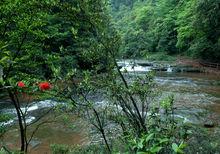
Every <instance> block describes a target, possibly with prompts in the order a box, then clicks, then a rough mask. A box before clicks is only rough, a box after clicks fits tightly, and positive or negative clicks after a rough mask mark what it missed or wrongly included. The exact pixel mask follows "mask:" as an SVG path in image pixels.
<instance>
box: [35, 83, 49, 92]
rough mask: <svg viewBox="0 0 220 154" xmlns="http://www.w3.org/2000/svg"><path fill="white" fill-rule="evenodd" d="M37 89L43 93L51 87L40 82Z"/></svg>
mask: <svg viewBox="0 0 220 154" xmlns="http://www.w3.org/2000/svg"><path fill="white" fill-rule="evenodd" d="M38 86H39V88H40V90H42V91H44V90H49V89H50V88H51V85H50V83H49V82H41V83H39V85H38Z"/></svg>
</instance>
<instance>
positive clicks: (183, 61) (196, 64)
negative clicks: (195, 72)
mask: <svg viewBox="0 0 220 154" xmlns="http://www.w3.org/2000/svg"><path fill="white" fill-rule="evenodd" d="M201 62H202V60H201V59H190V58H188V57H177V59H176V61H175V64H176V65H178V66H190V67H193V68H197V69H202V70H204V72H205V73H210V74H216V75H220V70H219V69H217V68H211V67H205V66H203V65H202V63H201Z"/></svg>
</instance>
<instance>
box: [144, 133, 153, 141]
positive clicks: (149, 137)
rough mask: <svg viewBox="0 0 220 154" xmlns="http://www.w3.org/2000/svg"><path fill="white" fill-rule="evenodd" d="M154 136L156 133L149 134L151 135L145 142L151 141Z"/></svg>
mask: <svg viewBox="0 0 220 154" xmlns="http://www.w3.org/2000/svg"><path fill="white" fill-rule="evenodd" d="M153 135H154V133H151V134H149V135H148V136H147V138H146V139H145V142H148V141H150V140H151V139H152V137H153Z"/></svg>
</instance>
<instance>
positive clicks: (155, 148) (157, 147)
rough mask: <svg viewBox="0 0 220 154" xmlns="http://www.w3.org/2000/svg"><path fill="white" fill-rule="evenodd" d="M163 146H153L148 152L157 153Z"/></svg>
mask: <svg viewBox="0 0 220 154" xmlns="http://www.w3.org/2000/svg"><path fill="white" fill-rule="evenodd" d="M162 148H163V147H160V146H154V147H152V148H151V149H150V152H151V153H158V152H160V150H161V149H162Z"/></svg>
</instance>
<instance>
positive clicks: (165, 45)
mask: <svg viewBox="0 0 220 154" xmlns="http://www.w3.org/2000/svg"><path fill="white" fill-rule="evenodd" d="M112 7H113V11H112V13H111V14H112V16H113V19H114V22H115V25H116V29H117V30H118V31H119V33H120V35H121V36H122V46H121V50H120V52H121V53H122V55H124V56H127V57H132V56H133V57H143V55H145V53H146V52H165V53H167V54H171V55H176V54H180V55H187V56H191V57H193V58H202V59H205V60H209V61H216V62H219V61H220V59H219V58H220V55H219V54H220V51H219V49H220V47H219V45H220V43H219V41H220V40H219V39H220V37H219V36H220V34H219V31H220V30H219V28H220V25H219V16H220V9H219V7H220V6H219V2H218V1H217V0H207V1H204V0H201V1H198V0H185V1H183V0H112Z"/></svg>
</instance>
